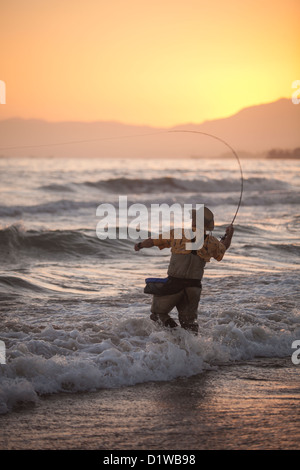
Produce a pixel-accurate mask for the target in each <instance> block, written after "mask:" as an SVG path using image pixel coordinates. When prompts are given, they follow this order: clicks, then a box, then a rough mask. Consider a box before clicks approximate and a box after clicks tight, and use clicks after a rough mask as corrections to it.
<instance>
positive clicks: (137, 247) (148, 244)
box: [134, 238, 154, 251]
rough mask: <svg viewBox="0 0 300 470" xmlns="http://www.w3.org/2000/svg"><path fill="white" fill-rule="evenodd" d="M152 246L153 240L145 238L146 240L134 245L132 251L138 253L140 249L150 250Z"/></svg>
mask: <svg viewBox="0 0 300 470" xmlns="http://www.w3.org/2000/svg"><path fill="white" fill-rule="evenodd" d="M152 246H154V243H153V240H152V239H151V238H147V240H143V241H142V242H139V243H136V244H135V245H134V249H135V251H140V250H141V249H142V248H151V247H152Z"/></svg>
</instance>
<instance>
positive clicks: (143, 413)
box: [0, 358, 300, 450]
mask: <svg viewBox="0 0 300 470" xmlns="http://www.w3.org/2000/svg"><path fill="white" fill-rule="evenodd" d="M299 372H300V366H295V365H293V364H292V362H291V359H290V358H286V359H257V360H255V361H251V362H246V363H241V364H234V365H228V366H221V367H219V368H217V369H216V370H212V371H209V372H206V373H204V374H201V375H197V376H194V377H190V378H181V379H177V380H173V381H170V382H151V383H146V384H145V383H144V384H140V385H135V386H133V387H124V388H119V389H111V390H101V391H97V392H94V393H84V394H78V393H76V394H74V395H73V394H59V395H51V396H47V397H42V398H40V400H39V401H38V403H36V404H35V405H28V404H27V405H26V406H25V405H23V406H22V405H20V406H19V407H18V408H17V409H15V410H14V411H13V412H11V413H10V414H6V415H2V416H0V428H1V433H0V449H2V450H14V449H15V450H17V449H26V450H29V449H33V450H37V449H41V450H64V449H69V450H75V449H78V450H80V449H82V450H122V449H123V450H208V449H211V450H220V449H223V450H233V449H234V450H243V449H245V450H246V449H247V450H262V449H266V450H271V449H272V450H279V449H283V450H288V449H300V408H299V405H300V380H299Z"/></svg>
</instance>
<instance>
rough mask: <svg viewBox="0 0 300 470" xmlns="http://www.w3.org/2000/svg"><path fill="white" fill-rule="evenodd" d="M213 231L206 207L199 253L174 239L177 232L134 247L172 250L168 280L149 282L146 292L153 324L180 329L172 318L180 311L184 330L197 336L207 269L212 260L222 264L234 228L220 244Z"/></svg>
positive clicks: (136, 248)
mask: <svg viewBox="0 0 300 470" xmlns="http://www.w3.org/2000/svg"><path fill="white" fill-rule="evenodd" d="M192 228H193V231H194V232H195V230H196V210H195V209H193V210H192ZM213 229H214V215H213V213H212V212H211V211H210V210H209V209H208V208H207V207H204V243H203V246H202V248H200V249H199V250H187V249H186V243H188V242H190V240H188V239H187V238H186V237H185V236H184V235H183V236H182V238H181V239H175V238H174V230H171V231H170V237H169V238H163V236H162V235H160V236H159V238H158V239H152V238H148V239H146V240H144V241H142V242H140V243H137V244H136V245H135V251H139V250H140V249H142V248H150V247H152V246H157V247H158V248H159V249H160V250H162V249H163V248H171V259H170V263H169V268H168V277H167V278H166V279H164V280H162V279H160V280H159V279H149V282H147V281H148V280H147V279H146V283H147V284H146V287H145V290H144V292H145V293H149V294H153V300H152V306H151V315H150V318H151V320H153V321H155V322H157V321H158V322H160V323H162V325H164V326H166V327H170V328H174V327H176V326H178V325H177V323H176V322H175V320H173V318H171V317H170V315H169V314H170V312H171V310H173V308H174V307H176V308H177V310H178V319H179V323H180V325H181V327H182V328H184V329H186V330H189V331H192V332H194V333H195V334H197V333H198V322H197V310H198V304H199V301H200V295H201V280H202V277H203V272H204V267H205V264H206V263H207V262H209V261H210V260H211V258H214V259H216V260H217V261H221V260H222V259H223V256H224V254H225V251H226V250H227V249H228V248H229V247H230V244H231V239H232V235H233V232H234V229H233V225H232V224H231V225H229V226H228V227H227V229H226V233H225V235H224V237H223V238H222V239H221V241H219V240H218V239H217V238H215V237H214V236H212V235H211V234H209V235H208V234H206V231H209V232H211V231H212V230H213Z"/></svg>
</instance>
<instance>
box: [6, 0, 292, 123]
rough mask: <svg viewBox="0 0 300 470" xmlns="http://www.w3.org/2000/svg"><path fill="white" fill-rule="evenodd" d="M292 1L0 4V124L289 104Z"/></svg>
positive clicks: (214, 113)
mask: <svg viewBox="0 0 300 470" xmlns="http://www.w3.org/2000/svg"><path fill="white" fill-rule="evenodd" d="M299 18H300V1H299V0H284V1H283V0H243V1H241V0H217V1H214V2H209V1H207V0H151V1H149V0H147V1H145V0H109V1H108V0H85V1H83V0H42V1H41V0H10V1H6V2H1V29H0V40H1V64H0V80H3V81H5V83H6V104H5V105H1V106H0V119H6V118H9V117H22V118H41V119H46V120H49V121H63V120H70V121H79V120H80V121H95V120H115V121H121V122H125V123H129V124H150V125H153V126H170V125H175V124H180V123H185V122H195V123H200V122H202V121H204V120H206V119H215V118H220V117H226V116H229V115H231V114H234V113H235V112H237V111H239V110H240V109H242V108H244V107H246V106H251V105H255V104H261V103H267V102H271V101H275V100H277V99H279V98H282V97H287V98H289V97H291V95H292V93H293V89H292V82H293V81H295V80H299V79H300V60H299V46H300V28H299Z"/></svg>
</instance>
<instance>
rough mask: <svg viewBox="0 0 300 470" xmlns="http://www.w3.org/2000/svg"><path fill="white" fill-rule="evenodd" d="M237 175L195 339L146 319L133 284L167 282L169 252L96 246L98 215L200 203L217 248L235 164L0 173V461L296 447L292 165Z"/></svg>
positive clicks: (299, 389)
mask: <svg viewBox="0 0 300 470" xmlns="http://www.w3.org/2000/svg"><path fill="white" fill-rule="evenodd" d="M241 164H242V168H243V174H244V193H243V199H242V204H241V207H240V209H239V212H238V214H237V217H236V220H235V224H234V227H235V232H234V236H233V240H232V245H231V247H230V248H229V250H228V251H227V252H226V254H225V257H224V259H223V260H222V261H221V262H217V261H215V260H212V261H211V262H210V263H207V265H206V268H205V273H204V278H203V281H202V296H201V302H200V304H199V312H198V320H199V335H198V336H194V335H193V334H191V333H189V332H187V331H185V330H182V329H181V328H176V329H175V330H168V329H163V328H160V327H159V326H158V325H157V324H155V323H153V322H152V321H151V320H150V319H149V314H150V305H151V296H149V295H147V294H144V292H143V289H144V285H145V278H147V277H165V276H166V272H167V267H168V261H169V257H170V252H169V250H168V249H166V250H162V251H159V250H158V249H157V248H155V247H153V248H151V249H144V250H141V251H140V252H135V251H134V244H135V243H136V240H133V239H118V238H116V239H106V240H101V239H99V237H98V236H97V232H96V230H97V225H98V223H99V220H100V219H99V216H97V208H98V206H99V205H101V204H104V203H105V204H111V205H113V206H114V207H116V208H118V201H119V197H120V196H127V203H128V206H131V205H133V204H143V205H144V206H146V207H147V208H150V207H151V204H162V203H167V204H169V205H170V204H173V203H180V204H193V205H195V204H205V205H206V206H207V207H209V208H210V209H211V210H212V211H213V212H214V215H215V229H214V232H213V234H214V236H216V237H217V238H220V237H221V236H222V235H223V234H224V231H225V228H226V227H227V226H228V225H229V224H230V223H231V221H232V218H233V216H234V214H235V211H236V208H237V204H238V200H239V195H240V184H241V181H240V172H239V167H238V165H237V162H236V160H235V159H234V158H212V159H204V158H190V159H185V160H181V159H155V158H153V159H147V160H140V159H136V158H135V159H105V158H99V159H97V158H90V159H88V158H87V159H85V158H76V159H75V158H74V159H72V158H66V159H63V158H51V157H49V158H34V157H32V158H4V157H3V158H1V159H0V182H1V183H0V184H1V200H0V222H1V226H0V255H1V268H0V340H1V341H2V342H3V343H2V344H4V346H5V362H6V363H5V364H4V363H3V364H1V365H0V427H1V429H2V431H3V432H2V431H1V434H2V436H1V434H0V448H2V449H13V448H16V449H18V448H23V449H24V448H50V449H54V448H87V449H89V448H99V449H101V448H106V449H109V448H118V449H120V448H124V449H135V448H146V449H147V448H152V449H154V448H156V449H160V448H165V449H167V448H169V449H172V448H177V449H180V448H182V449H186V448H190V449H201V448H220V447H222V448H247V447H249V448H261V447H265V448H274V446H275V447H278V448H280V447H283V448H290V447H293V448H299V444H298V443H299V438H300V413H299V406H298V404H299V400H300V381H299V372H300V364H299V362H300V360H299V359H300V351H299V354H298V355H297V350H296V349H295V344H296V343H294V342H295V341H297V340H298V341H299V340H300V313H299V284H300V282H299V281H300V276H299V252H300V245H299V227H300V212H299V202H300V197H299V160H284V161H281V160H277V159H276V160H271V159H242V160H241ZM116 210H117V209H116ZM127 222H128V221H127ZM116 224H117V233H118V231H120V230H121V229H122V230H123V231H124V227H125V229H126V221H124V220H123V219H122V217H121V218H120V219H118V220H117V222H116ZM124 224H125V225H124ZM137 241H138V240H137ZM171 315H172V317H173V318H174V319H176V315H177V314H176V311H173V312H172V314H171ZM293 343H294V346H293ZM299 346H300V344H299ZM299 346H298V348H299ZM293 358H294V359H293ZM2 362H3V361H2ZM176 391H177V393H175V392H176ZM147 397H148V400H147ZM154 397H156V400H157V403H156V406H155V405H154V401H155V399H154ZM167 397H168V398H167ZM188 397H189V400H190V401H187V400H188ZM226 397H227V398H226ZM225 399H226V400H227V401H226V403H227V405H226V406H225V405H224V403H223V405H222V403H221V400H225ZM273 399H275V401H276V400H277V401H276V403H277V405H276V406H277V408H276V409H277V412H276V413H275V414H274V413H273V412H272V416H271V415H270V416H269V417H270V420H269V421H268V422H265V424H263V421H262V420H265V421H266V416H265V417H263V412H262V409H264V410H266V409H267V408H268V406H270V405H271V403H273V404H274V400H273ZM125 402H126V403H125ZM172 403H173V405H172ZM230 403H231V405H229V404H230ZM262 403H265V405H264V406H263V405H262ZM279 404H280V405H279ZM121 405H122V406H121ZM222 406H223V408H222ZM230 406H231V408H230ZM234 406H236V408H235V413H236V414H235V415H233V414H230V413H229V411H230V409H231V410H233V408H234ZM174 407H175V408H176V410H177V414H176V413H175V412H174ZM186 407H188V410H189V411H187V409H186ZM260 407H262V408H260ZM51 410H52V411H51ZM55 410H56V411H55ZM95 410H97V411H96V413H97V416H98V421H97V429H98V433H95V432H92V431H90V433H88V432H87V427H86V426H85V422H86V420H87V421H88V420H89V419H90V420H95ZM114 410H115V413H114ZM183 410H185V411H186V412H185V413H183ZM200 410H201V419H200V420H197V422H195V416H199V413H200ZM222 410H223V411H222ZM238 410H239V411H238ZM272 410H273V408H272ZM284 410H285V411H286V416H287V418H286V421H284V416H285V415H284ZM287 410H288V411H289V413H290V414H289V413H288V411H287ZM56 413H58V415H57V416H59V419H58V418H57V419H56V420H53V419H54V418H53V417H54V416H56ZM133 413H137V415H135V416H136V421H135V422H134V423H133V422H132V421H133V416H134V414H133ZM226 413H227V414H228V413H229V415H228V416H227V417H228V422H226V423H227V424H226V426H227V428H226V426H225V429H227V431H226V432H225V433H224V422H223V421H224V416H225V415H226ZM137 416H139V417H140V420H139V422H138V421H137V420H138V418H137ZM176 416H177V420H176ZM233 416H234V417H233ZM288 416H290V417H291V420H290V421H289V419H288ZM71 417H72V418H73V419H74V420H75V421H74V422H73V424H70V421H69V420H71V419H72V418H71ZM100 417H101V418H100ZM99 420H100V421H99ZM141 420H142V422H141ZM188 420H192V422H193V427H192V429H193V430H194V432H192V433H191V435H190V436H192V437H190V440H188V439H187V438H185V439H184V438H183V437H182V435H185V436H186V434H187V433H186V432H185V431H186V429H185V428H187V426H188ZM239 420H242V421H239ZM68 423H69V424H68ZM91 423H92V421H91ZM174 423H176V426H175V424H174ZM222 423H223V424H222ZM249 423H251V429H250V428H249V426H250V424H249ZM94 424H95V423H94ZM237 424H238V426H237ZM101 426H102V427H103V432H102V433H101V432H100V430H99V429H100V428H101ZM126 426H127V427H126ZM220 426H221V428H220ZM247 426H248V427H247ZM276 426H277V427H276ZM140 427H142V429H143V432H141V430H140ZM89 429H91V428H90V427H89ZM93 429H94V428H93ZM217 429H219V431H220V432H219V434H218V433H217V431H216V430H217ZM257 429H265V432H263V431H262V434H261V436H264V437H261V439H260V438H259V437H258V434H257V432H256V430H257ZM74 430H77V431H78V432H77V433H76V432H75V431H74ZM80 430H81V431H80ZM104 430H105V433H104ZM266 430H269V431H270V433H271V434H270V433H269V434H268V433H267V432H266ZM274 430H277V432H275V431H274ZM176 433H177V434H178V435H181V440H178V439H177V437H178V436H177V434H176ZM243 433H244V434H243ZM288 433H289V435H290V438H287V437H286V436H287V434H288ZM108 436H110V437H108ZM176 436H177V437H176ZM226 436H227V437H226ZM272 446H273V447H272Z"/></svg>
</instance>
